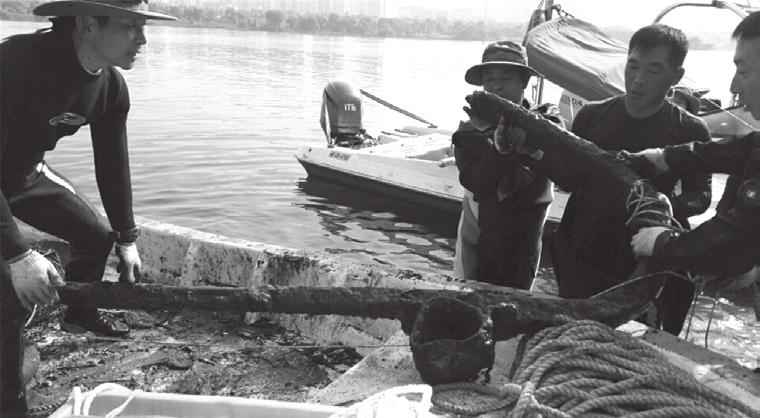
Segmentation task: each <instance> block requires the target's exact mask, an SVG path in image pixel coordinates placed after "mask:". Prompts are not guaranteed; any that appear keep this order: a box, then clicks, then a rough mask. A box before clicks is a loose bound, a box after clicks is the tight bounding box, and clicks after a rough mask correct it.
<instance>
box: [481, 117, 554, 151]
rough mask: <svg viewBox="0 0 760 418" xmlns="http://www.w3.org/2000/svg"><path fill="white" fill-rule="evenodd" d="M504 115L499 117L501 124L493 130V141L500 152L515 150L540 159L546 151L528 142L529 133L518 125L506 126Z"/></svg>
mask: <svg viewBox="0 0 760 418" xmlns="http://www.w3.org/2000/svg"><path fill="white" fill-rule="evenodd" d="M506 125H507V124H506V122H505V121H504V116H502V117H500V118H499V124H498V125H496V129H495V130H494V132H493V143H494V146H495V147H496V151H498V152H499V153H500V154H510V153H512V152H515V153H517V154H521V155H527V156H529V157H531V158H533V159H534V160H540V159H541V158H542V157H543V156H544V153H543V151H541V150H540V149H536V148H533V147H532V146H530V145H529V144H528V133H527V132H525V130H524V129H522V128H520V127H518V126H506Z"/></svg>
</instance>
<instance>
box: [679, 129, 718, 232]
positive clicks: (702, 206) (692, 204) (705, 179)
mask: <svg viewBox="0 0 760 418" xmlns="http://www.w3.org/2000/svg"><path fill="white" fill-rule="evenodd" d="M699 122H701V121H699ZM690 138H691V139H693V140H694V141H699V142H704V143H706V142H709V141H710V131H709V130H708V129H707V125H705V124H704V122H701V123H696V121H695V123H694V124H693V125H692V129H691V136H690ZM680 177H681V194H680V195H678V196H675V197H673V196H671V202H672V204H673V211H674V213H676V214H678V216H679V217H681V218H688V217H690V216H694V215H699V214H700V213H704V211H706V210H707V209H708V208H709V207H710V202H711V201H712V173H705V172H689V171H686V172H682V173H681V175H680Z"/></svg>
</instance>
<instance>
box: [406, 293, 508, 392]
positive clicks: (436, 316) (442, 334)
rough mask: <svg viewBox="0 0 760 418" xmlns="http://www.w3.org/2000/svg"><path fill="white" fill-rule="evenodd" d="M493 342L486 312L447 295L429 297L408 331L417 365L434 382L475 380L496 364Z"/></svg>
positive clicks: (490, 323)
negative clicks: (410, 331) (494, 362)
mask: <svg viewBox="0 0 760 418" xmlns="http://www.w3.org/2000/svg"><path fill="white" fill-rule="evenodd" d="M494 344H495V341H494V339H493V321H491V317H490V316H489V315H488V314H487V312H484V311H483V309H481V308H480V307H477V306H474V305H470V304H469V303H466V302H463V301H461V300H458V299H453V298H447V297H439V298H433V299H431V300H429V301H428V302H427V303H426V304H425V305H424V306H423V307H422V309H420V312H419V314H417V319H416V320H415V321H414V325H413V327H412V333H411V334H410V335H409V345H410V347H411V349H412V356H413V357H414V365H415V366H416V367H417V371H418V372H419V373H420V376H421V377H422V380H424V381H425V382H426V383H429V384H432V385H437V384H441V383H452V382H465V381H472V380H475V379H476V378H477V377H478V375H479V374H480V372H481V371H482V370H490V368H491V367H492V366H493V361H494Z"/></svg>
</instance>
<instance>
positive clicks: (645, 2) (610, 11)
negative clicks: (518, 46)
mask: <svg viewBox="0 0 760 418" xmlns="http://www.w3.org/2000/svg"><path fill="white" fill-rule="evenodd" d="M387 1H388V2H389V3H390V2H394V3H396V4H398V5H418V6H421V7H430V8H437V9H441V10H456V9H462V8H464V7H467V8H473V9H474V10H473V12H474V13H475V15H478V14H480V13H483V14H484V15H489V16H494V17H496V16H500V15H501V16H504V18H503V19H496V20H504V19H506V20H509V21H515V22H524V21H527V19H528V18H529V17H530V14H531V11H532V10H533V9H535V8H536V6H537V5H538V4H539V0H468V1H463V0H387ZM676 2H677V0H555V2H554V3H555V5H556V4H559V5H560V6H561V7H562V9H563V10H565V11H568V12H570V13H571V14H572V15H573V16H575V17H577V18H579V19H583V20H586V21H588V22H591V23H594V24H595V25H597V26H604V27H609V26H621V27H626V28H632V29H635V28H639V27H641V26H645V25H648V24H650V23H652V22H653V21H654V19H655V17H656V16H657V14H658V13H659V12H660V11H662V10H663V9H664V8H665V7H666V6H668V5H671V4H673V3H676ZM690 2H695V3H710V2H711V1H710V0H690ZM737 3H743V4H746V3H748V1H747V0H743V1H737ZM749 3H750V4H752V5H753V6H755V7H760V0H750V1H749ZM662 22H663V23H666V24H670V25H673V26H677V27H680V28H681V29H683V30H684V31H697V30H698V31H701V32H711V31H714V32H716V33H724V32H730V31H731V30H732V29H733V27H735V26H736V25H737V24H738V23H739V17H737V16H736V15H735V14H734V13H732V12H730V11H728V10H715V9H712V8H710V9H706V8H694V7H690V8H679V9H676V10H674V11H672V12H671V13H669V14H668V16H666V18H665V19H664V20H663V21H662ZM705 22H709V24H706V23H705Z"/></svg>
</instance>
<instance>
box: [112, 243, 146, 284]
mask: <svg viewBox="0 0 760 418" xmlns="http://www.w3.org/2000/svg"><path fill="white" fill-rule="evenodd" d="M116 256H117V257H118V258H119V264H117V265H116V272H117V273H120V274H119V281H120V282H122V283H135V282H139V281H140V276H141V272H140V269H141V268H142V262H141V261H140V255H139V254H137V244H135V243H134V242H130V243H128V244H119V243H117V244H116Z"/></svg>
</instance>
